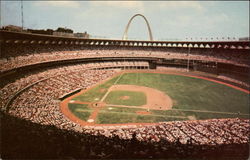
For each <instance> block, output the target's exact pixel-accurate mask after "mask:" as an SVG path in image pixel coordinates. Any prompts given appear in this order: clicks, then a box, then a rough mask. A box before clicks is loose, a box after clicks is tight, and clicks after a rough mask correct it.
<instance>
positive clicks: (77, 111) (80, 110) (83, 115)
mask: <svg viewBox="0 0 250 160" xmlns="http://www.w3.org/2000/svg"><path fill="white" fill-rule="evenodd" d="M87 106H88V105H87V104H74V103H69V104H68V108H69V110H70V111H71V112H72V113H73V114H74V115H75V116H77V117H78V118H80V119H82V120H84V121H86V120H88V117H89V116H90V114H91V113H92V111H93V110H92V109H91V108H89V107H87Z"/></svg>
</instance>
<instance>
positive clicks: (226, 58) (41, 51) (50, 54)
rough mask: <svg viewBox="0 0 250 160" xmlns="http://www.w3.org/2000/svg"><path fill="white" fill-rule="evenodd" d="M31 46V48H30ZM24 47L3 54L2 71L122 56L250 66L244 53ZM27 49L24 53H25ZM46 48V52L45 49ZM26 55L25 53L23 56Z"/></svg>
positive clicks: (248, 57)
mask: <svg viewBox="0 0 250 160" xmlns="http://www.w3.org/2000/svg"><path fill="white" fill-rule="evenodd" d="M28 46H29V45H28ZM26 47H27V46H25V47H20V46H19V47H13V48H10V49H9V50H7V49H6V51H4V52H8V53H5V54H6V55H8V56H7V57H6V56H3V57H2V58H1V59H0V64H1V65H0V71H5V70H10V69H13V68H17V67H22V66H26V65H30V64H36V63H41V62H50V61H60V60H66V59H67V60H68V59H78V58H88V57H120V56H124V57H126V56H129V57H133V56H134V57H161V58H170V59H171V58H175V59H187V58H188V57H189V59H192V60H206V61H214V62H223V63H232V64H235V63H236V64H238V65H243V66H246V65H249V61H250V56H249V55H248V54H245V53H241V51H239V52H238V53H235V54H232V53H227V51H224V52H221V51H220V52H218V53H217V52H216V53H214V52H213V51H206V52H204V51H203V52H201V51H200V52H198V51H194V52H190V54H188V53H187V51H186V52H183V51H182V52H178V49H176V51H168V50H164V49H157V50H153V49H152V50H149V49H146V50H143V49H134V50H130V49H124V48H122V49H121V48H113V49H112V48H107V47H106V48H105V47H102V48H96V49H93V48H88V47H85V48H80V49H77V48H69V47H55V46H54V47H51V48H50V47H44V48H42V47H41V46H40V47H38V46H36V45H34V46H32V45H31V46H30V47H29V48H26ZM23 48H26V50H25V51H23V50H24V49H23ZM45 48H47V50H46V49H45ZM78 48H79V47H78ZM22 51H23V52H22Z"/></svg>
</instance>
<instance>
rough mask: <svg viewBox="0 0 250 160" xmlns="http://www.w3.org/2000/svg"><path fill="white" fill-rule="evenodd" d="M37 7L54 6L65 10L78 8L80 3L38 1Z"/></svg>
mask: <svg viewBox="0 0 250 160" xmlns="http://www.w3.org/2000/svg"><path fill="white" fill-rule="evenodd" d="M35 5H36V6H52V7H65V8H78V7H79V6H80V3H79V2H78V1H38V2H36V3H35Z"/></svg>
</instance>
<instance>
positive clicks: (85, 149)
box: [0, 112, 249, 160]
mask: <svg viewBox="0 0 250 160" xmlns="http://www.w3.org/2000/svg"><path fill="white" fill-rule="evenodd" d="M0 114H1V116H0V117H1V122H2V129H3V131H4V132H2V134H1V137H2V141H1V142H2V146H3V147H2V149H1V157H2V158H6V159H86V158H87V159H100V158H101V159H121V158H123V159H131V158H136V159H138V158H144V159H145V158H146V159H149V158H154V159H155V158H161V159H162V158H164V159H165V158H172V159H179V158H182V159H225V160H226V159H247V158H248V156H249V146H248V143H246V139H247V136H249V131H248V130H247V128H248V127H249V120H242V119H224V120H208V121H195V122H194V121H192V122H168V123H161V124H159V125H156V126H153V125H151V126H145V127H139V128H124V127H123V128H121V127H119V126H117V127H113V128H112V129H111V128H109V129H108V128H107V127H106V128H105V127H103V128H100V127H99V128H98V129H94V127H92V129H91V128H88V129H87V128H85V129H84V130H83V131H82V132H75V131H73V130H65V129H59V128H57V127H54V126H51V125H40V124H37V123H31V122H30V121H24V120H22V119H18V118H15V117H12V116H8V115H5V114H2V112H0ZM210 125H213V128H211V127H210ZM95 128H97V127H95ZM210 128H211V129H210ZM212 129H215V130H214V131H213V130H212ZM239 129H240V131H239ZM242 131H243V132H242ZM238 132H239V134H237V133H238ZM245 132H247V133H245ZM233 134H235V135H233ZM242 134H244V135H243V136H242ZM225 135H227V136H225ZM228 135H231V136H229V137H228ZM210 138H211V140H210ZM225 139H227V140H228V141H226V143H225V144H220V145H216V143H220V142H222V141H224V140H225ZM230 139H231V140H230ZM232 142H236V143H232ZM247 142H248V140H247ZM206 143H210V144H208V145H206ZM230 143H231V144H230ZM197 144H198V145H197Z"/></svg>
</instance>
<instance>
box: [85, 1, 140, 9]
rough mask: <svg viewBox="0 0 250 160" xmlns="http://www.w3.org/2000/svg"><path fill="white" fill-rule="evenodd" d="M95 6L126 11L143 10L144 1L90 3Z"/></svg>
mask: <svg viewBox="0 0 250 160" xmlns="http://www.w3.org/2000/svg"><path fill="white" fill-rule="evenodd" d="M90 4H91V5H93V6H108V7H116V8H124V9H141V10H142V9H143V7H144V5H143V2H142V1H90Z"/></svg>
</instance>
